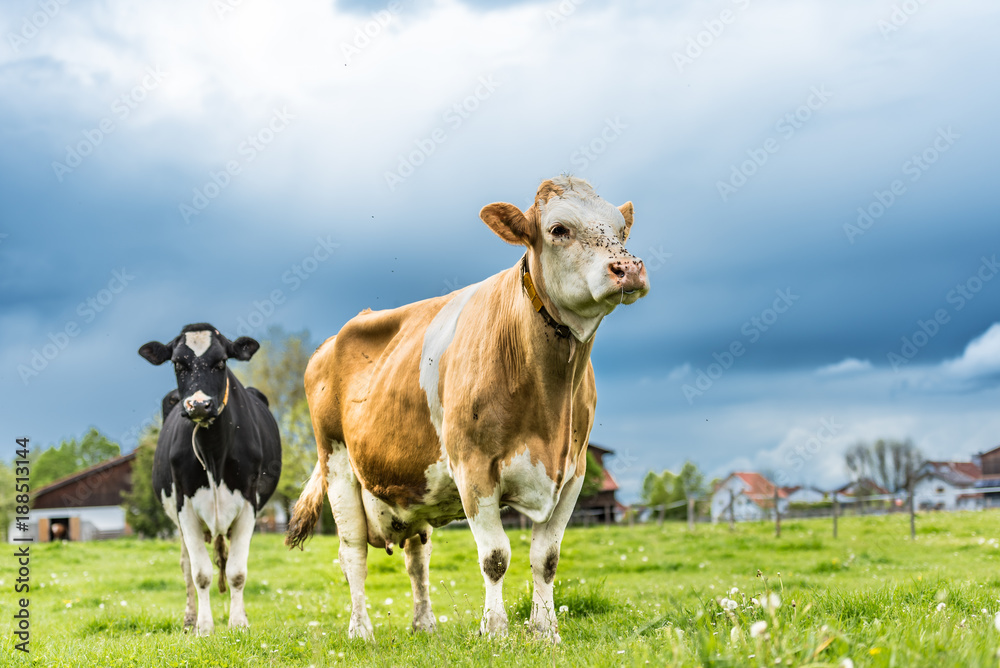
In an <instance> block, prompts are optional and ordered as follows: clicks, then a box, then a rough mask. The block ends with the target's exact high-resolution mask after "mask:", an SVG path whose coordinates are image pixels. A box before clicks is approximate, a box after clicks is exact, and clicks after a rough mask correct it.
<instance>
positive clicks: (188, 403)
mask: <svg viewBox="0 0 1000 668" xmlns="http://www.w3.org/2000/svg"><path fill="white" fill-rule="evenodd" d="M211 398H212V397H210V396H208V395H207V394H205V393H204V392H202V391H201V390H198V391H197V392H195V393H194V394H192V395H191V396H190V397H188V398H187V399H185V400H184V408H187V409H189V410H190V408H191V407H192V406H193V405H194V403H195V402H196V401H208V400H209V399H211Z"/></svg>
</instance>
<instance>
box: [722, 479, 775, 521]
mask: <svg viewBox="0 0 1000 668" xmlns="http://www.w3.org/2000/svg"><path fill="white" fill-rule="evenodd" d="M774 494H775V487H774V484H773V483H772V482H771V481H770V480H768V479H767V478H765V477H764V476H762V475H761V474H759V473H750V472H746V471H737V472H735V473H732V474H730V475H729V477H728V478H726V479H725V480H723V481H722V482H720V483H719V484H718V486H716V488H715V491H714V492H713V493H712V503H711V515H712V521H713V522H718V521H719V520H722V521H725V520H727V519H729V517H730V505H731V506H732V511H731V514H732V517H733V519H735V520H736V521H737V522H744V521H753V520H763V519H768V518H770V517H774ZM787 509H788V493H787V491H785V490H784V489H781V488H778V510H779V511H780V512H782V513H784V512H786V510H787Z"/></svg>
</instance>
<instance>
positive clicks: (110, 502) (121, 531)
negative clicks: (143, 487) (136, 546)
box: [8, 452, 135, 543]
mask: <svg viewBox="0 0 1000 668" xmlns="http://www.w3.org/2000/svg"><path fill="white" fill-rule="evenodd" d="M134 460H135V452H130V453H129V454H127V455H122V456H120V457H115V458H114V459H109V460H107V461H104V462H101V463H100V464H95V465H94V466H91V467H90V468H87V469H84V470H82V471H78V472H76V473H73V474H72V475H68V476H66V477H65V478H61V479H59V480H56V481H55V482H52V483H49V484H48V485H46V486H44V487H40V488H39V489H37V490H35V491H34V492H33V493H32V509H31V513H30V515H29V517H30V520H29V522H28V533H27V536H28V537H31V538H33V539H35V540H36V541H38V542H42V543H46V542H49V541H52V540H72V541H83V540H101V539H105V538H117V537H118V536H124V535H128V534H130V533H131V530H130V529H129V527H128V525H127V524H126V523H125V509H124V508H123V507H122V494H124V493H126V492H128V491H130V490H131V489H132V462H133V461H134ZM8 535H9V536H11V537H13V536H15V535H16V536H18V537H22V538H23V537H25V536H26V534H25V533H23V532H15V526H14V524H13V523H11V527H10V531H9V532H8Z"/></svg>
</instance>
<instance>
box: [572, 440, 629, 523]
mask: <svg viewBox="0 0 1000 668" xmlns="http://www.w3.org/2000/svg"><path fill="white" fill-rule="evenodd" d="M587 451H588V452H589V453H590V454H591V455H593V457H594V459H596V460H597V463H598V464H599V465H600V467H601V471H602V474H603V479H602V481H601V491H599V492H598V493H597V494H594V495H593V496H587V497H580V499H579V500H577V502H576V510H575V511H574V515H576V516H577V518H578V519H580V518H582V517H583V516H584V515H587V516H588V519H589V521H591V522H597V523H604V524H610V523H612V522H616V521H618V520H619V519H621V518H622V516H623V515H624V514H625V510H626V508H625V506H623V505H622V504H620V503H618V499H617V498H616V496H617V493H618V483H617V482H616V481H615V479H614V477H613V476H612V475H611V472H610V471H608V469H607V467H605V465H604V458H605V457H607V456H612V457H614V455H615V451H614V450H609V449H607V448H602V447H601V446H599V445H594V444H593V443H590V444H588V445H587Z"/></svg>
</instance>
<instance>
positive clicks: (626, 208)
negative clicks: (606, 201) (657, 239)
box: [618, 202, 635, 241]
mask: <svg viewBox="0 0 1000 668" xmlns="http://www.w3.org/2000/svg"><path fill="white" fill-rule="evenodd" d="M618 210H619V211H621V212H622V217H623V218H624V219H625V238H624V239H623V241H628V235H629V232H631V231H632V220H633V219H634V213H635V212H634V211H633V209H632V202H625V203H624V204H622V205H621V206H620V207H618Z"/></svg>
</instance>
